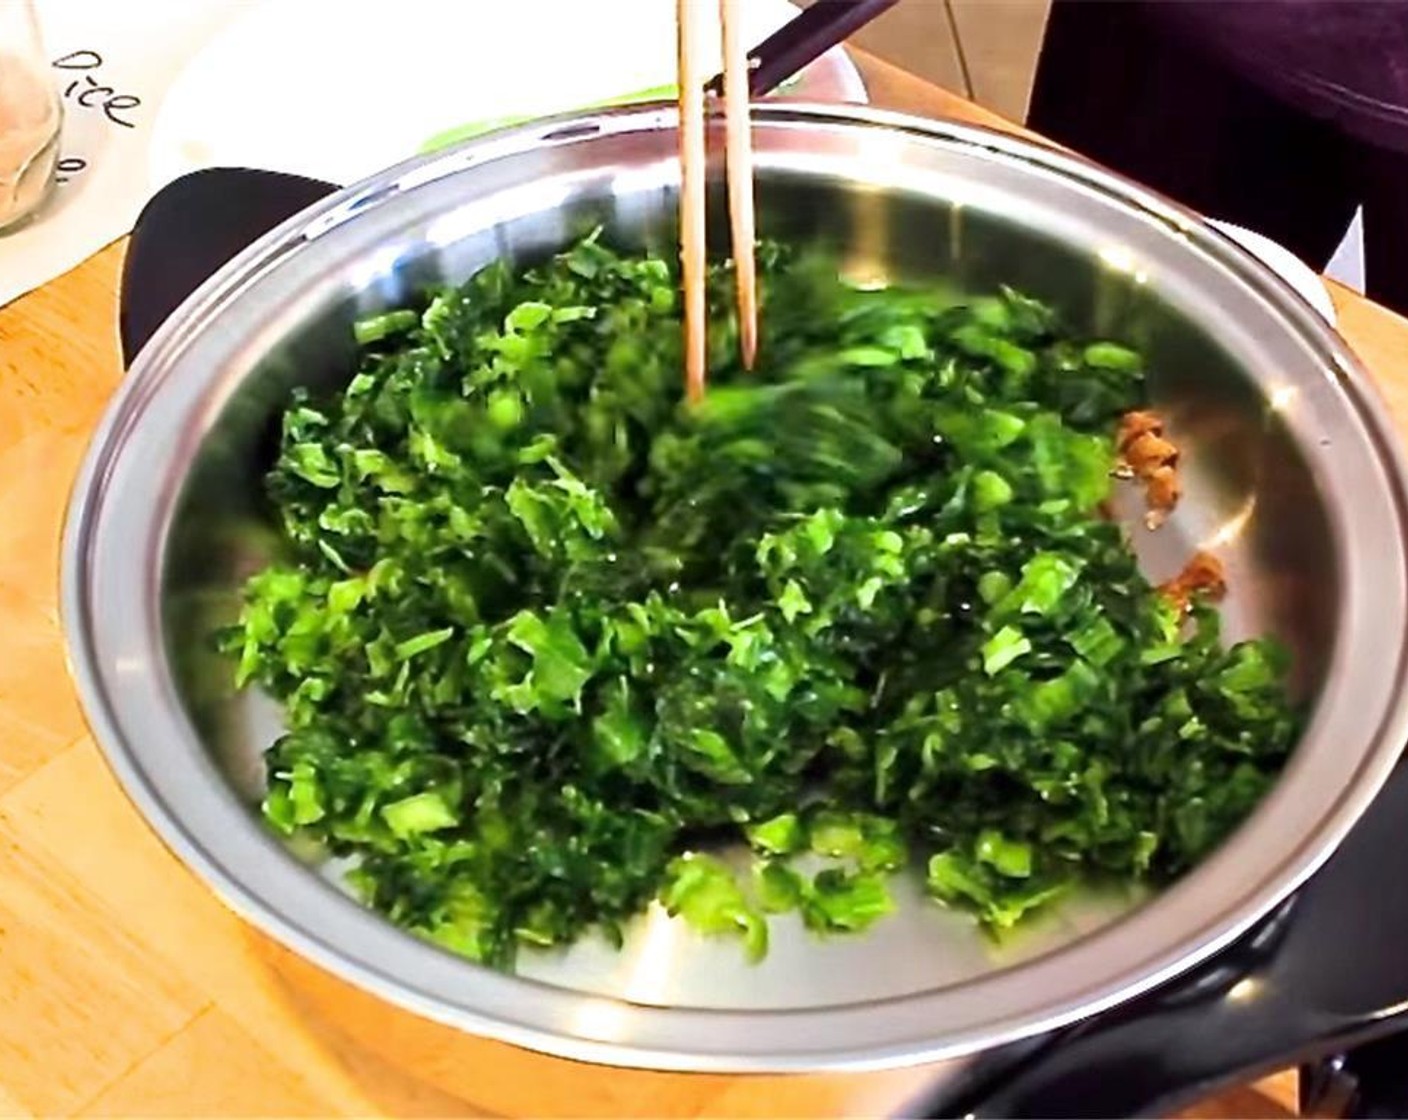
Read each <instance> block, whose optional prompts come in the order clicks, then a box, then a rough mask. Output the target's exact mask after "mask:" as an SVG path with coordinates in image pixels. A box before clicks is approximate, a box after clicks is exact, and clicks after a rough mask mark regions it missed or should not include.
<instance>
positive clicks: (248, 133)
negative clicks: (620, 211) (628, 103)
mask: <svg viewBox="0 0 1408 1120" xmlns="http://www.w3.org/2000/svg"><path fill="white" fill-rule="evenodd" d="M797 11H798V9H797V8H796V7H795V6H794V5H793V4H792V3H789V2H788V0H746V3H745V4H744V18H745V33H744V40H745V41H746V42H748V43H749V44H756V43H758V42H760V41H761V40H762V39H764V38H766V37H767V36H768V35H769V34H771V33H772V32H773V31H775V30H777V29H778V28H779V27H781V26H782V25H783V24H785V23H787V21H788V20H790V19H791V18H793V17H794V16H795V15H796V14H797ZM675 54H676V47H675V5H674V3H673V0H394V2H393V3H381V4H375V5H373V4H365V3H352V4H349V3H347V2H346V0H262V2H258V3H253V2H251V3H247V4H246V5H245V6H244V10H243V11H242V12H241V14H240V16H239V17H238V18H237V19H236V20H235V21H234V22H233V23H231V24H230V25H229V26H228V27H226V28H225V29H224V30H223V31H222V32H221V33H220V34H219V35H218V36H217V37H215V38H214V39H213V40H212V41H211V42H209V43H208V44H207V45H206V46H205V48H204V49H203V50H201V51H200V53H199V54H198V55H197V56H196V57H195V58H193V59H192V60H191V62H190V64H189V65H188V66H187V67H186V69H185V71H184V72H183V73H182V74H181V75H180V76H179V77H178V78H177V80H176V81H175V82H174V83H173V84H172V86H171V88H170V90H169V91H168V92H167V95H166V97H165V99H164V102H163V105H162V108H161V112H160V115H159V117H158V119H157V122H156V125H155V128H154V130H153V135H152V143H151V149H150V174H151V177H152V187H153V189H155V188H156V187H158V186H161V185H163V184H164V183H167V182H170V181H171V180H172V179H174V178H176V177H178V176H180V175H182V174H185V173H186V172H189V171H194V170H198V169H200V168H202V167H213V166H226V167H230V166H234V167H257V168H262V169H266V170H273V171H286V172H293V173H296V174H301V175H308V176H312V177H314V178H321V179H327V180H330V181H332V182H336V183H348V182H353V181H355V180H357V179H361V178H363V177H365V176H366V175H369V174H371V173H372V172H375V171H377V170H380V169H381V168H383V167H386V166H387V165H389V164H392V163H395V162H397V161H399V160H402V159H405V158H407V157H409V156H412V155H414V154H416V152H418V151H421V150H423V149H424V148H425V147H426V146H427V145H428V144H429V143H430V142H431V141H432V140H433V138H435V137H437V136H439V135H441V134H444V133H446V132H449V131H452V130H457V129H460V128H461V127H462V126H465V125H469V124H472V123H476V122H485V121H493V120H499V119H502V118H505V117H514V116H539V115H549V114H552V113H557V112H566V111H569V110H572V109H578V108H584V107H587V106H590V105H593V104H596V103H599V102H602V101H606V100H609V99H612V98H618V97H621V96H623V95H629V94H633V93H636V92H638V91H643V90H651V89H655V88H657V87H660V86H666V85H669V84H670V83H671V82H673V80H674V73H675ZM709 64H710V68H711V72H712V70H715V69H717V67H718V52H717V50H715V51H713V52H712V57H711V58H710V59H709ZM791 92H794V93H795V94H797V95H798V96H803V95H804V96H807V97H808V98H809V99H816V100H833V101H834V100H851V101H864V100H865V87H864V85H863V84H862V83H861V81H860V77H859V75H858V74H857V72H856V70H855V67H854V66H853V65H852V64H851V62H850V60H849V59H847V58H846V57H845V55H844V53H843V52H841V51H839V50H837V51H833V52H830V53H829V54H828V55H827V56H826V57H825V58H824V59H823V60H820V61H819V62H818V63H817V64H814V65H813V67H812V68H811V69H810V70H809V72H808V73H807V74H806V75H804V78H803V80H802V82H800V83H799V85H798V87H797V88H796V89H794V90H793V91H791Z"/></svg>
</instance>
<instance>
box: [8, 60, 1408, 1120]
mask: <svg viewBox="0 0 1408 1120" xmlns="http://www.w3.org/2000/svg"><path fill="white" fill-rule="evenodd" d="M864 69H865V70H866V73H867V78H868V80H869V83H870V86H871V89H872V92H873V94H874V96H875V100H876V101H877V102H879V103H881V104H885V105H888V106H893V107H895V108H900V109H905V110H909V111H913V112H920V113H928V114H935V115H943V114H947V115H952V116H957V117H964V118H968V119H975V118H977V119H981V120H984V121H985V122H987V123H998V124H1000V123H1001V122H1000V121H998V120H997V118H994V117H993V116H992V115H991V114H988V113H984V112H982V111H981V110H977V109H976V108H975V107H973V106H971V105H968V104H967V103H965V102H963V101H962V100H961V99H959V98H957V97H954V96H953V95H951V94H947V93H945V92H944V91H941V90H937V89H936V88H934V87H932V86H929V85H927V84H925V83H924V82H922V81H920V80H919V79H917V78H914V77H912V76H910V75H907V74H904V73H902V72H900V71H896V70H894V69H893V68H892V67H887V66H884V65H883V64H880V63H876V62H874V61H873V60H866V61H865V65H864ZM122 251H123V250H122V245H121V244H118V245H114V246H112V247H110V248H108V249H106V250H105V251H103V252H101V253H99V254H98V255H96V256H95V257H93V258H91V259H90V260H88V261H87V262H85V263H84V264H83V265H81V266H80V267H78V268H77V269H75V270H74V271H72V272H70V273H69V274H68V275H66V276H64V277H62V278H60V279H58V280H56V281H54V282H53V283H51V284H48V285H46V286H45V287H43V288H42V289H40V290H38V291H36V292H34V293H32V294H30V295H28V296H26V297H24V298H22V299H20V300H18V301H16V302H15V303H13V304H11V305H10V306H8V307H6V308H3V309H0V510H3V511H4V513H3V517H0V635H3V640H4V642H5V643H6V645H5V648H4V656H3V657H0V1115H6V1116H69V1115H99V1116H124V1117H129V1116H172V1117H175V1116H184V1117H193V1116H202V1117H274V1116H394V1117H428V1116H486V1115H533V1116H553V1115H559V1116H620V1115H656V1116H659V1115H670V1116H706V1115H707V1116H723V1115H732V1116H802V1115H824V1116H843V1115H878V1114H882V1113H885V1112H893V1111H895V1110H897V1109H902V1108H903V1107H904V1104H905V1102H907V1101H910V1100H913V1099H914V1096H915V1094H916V1093H918V1092H920V1091H922V1089H923V1087H924V1085H925V1083H926V1080H927V1079H928V1077H929V1076H930V1074H929V1072H928V1071H926V1070H922V1069H921V1070H907V1071H901V1072H896V1073H885V1074H873V1075H863V1076H827V1077H751V1078H739V1077H713V1076H710V1077H704V1076H674V1075H662V1074H645V1073H623V1072H621V1071H616V1070H604V1069H600V1068H595V1067H589V1066H583V1065H577V1064H573V1063H569V1062H562V1061H556V1060H553V1059H548V1058H543V1057H541V1056H538V1055H533V1054H529V1053H526V1052H524V1051H520V1050H515V1049H513V1048H510V1047H507V1046H503V1045H500V1044H496V1043H492V1042H486V1041H482V1040H477V1039H472V1038H468V1037H466V1036H464V1035H460V1034H457V1033H455V1032H453V1031H450V1030H447V1029H446V1028H442V1027H438V1026H435V1025H432V1024H430V1023H428V1022H425V1021H423V1020H420V1019H417V1018H415V1017H413V1016H411V1015H409V1014H407V1013H404V1012H401V1011H398V1010H395V1009H393V1008H391V1007H389V1006H388V1005H386V1004H384V1003H381V1002H379V1001H377V1000H375V999H373V998H372V997H369V996H366V995H364V994H362V993H360V992H358V991H355V990H353V989H351V988H349V987H348V986H346V985H344V984H342V983H341V982H339V981H337V980H334V979H333V978H331V977H329V976H327V975H326V974H323V973H321V972H319V971H318V970H317V969H315V968H313V967H312V966H309V965H307V964H306V963H304V962H301V961H299V960H298V959H296V958H294V957H292V956H290V955H289V954H287V953H285V952H284V951H282V950H281V949H279V948H278V947H276V946H274V945H273V944H272V943H270V942H268V941H266V940H265V939H264V938H262V937H261V936H260V935H258V934H256V933H254V932H253V931H252V930H250V929H249V928H248V927H247V926H245V925H244V924H243V923H241V922H240V921H239V920H238V919H237V918H235V917H234V916H233V915H232V914H230V913H229V912H227V911H226V910H225V909H224V908H222V906H221V905H220V904H219V903H218V902H217V901H216V900H215V898H214V897H213V896H212V895H211V894H210V893H209V892H208V891H207V890H206V889H205V888H204V887H203V886H202V885H201V884H200V883H198V882H197V881H196V880H195V879H194V878H193V877H192V876H191V875H190V874H189V873H188V872H186V870H185V869H184V868H183V867H182V865H181V864H179V863H178V862H177V861H176V860H175V858H174V857H172V856H171V855H170V854H169V853H168V852H167V851H166V850H165V849H164V848H163V847H162V846H161V844H160V843H159V842H158V841H157V840H156V839H155V837H154V836H153V834H152V833H151V832H150V831H149V830H148V829H147V828H146V826H145V824H144V823H143V822H142V820H141V819H140V817H139V816H138V815H137V813H136V811H135V810H134V809H133V808H132V807H131V806H130V805H129V804H128V803H127V801H126V800H125V798H124V796H123V794H122V793H121V791H120V790H119V788H118V786H117V784H116V782H115V781H114V779H113V778H112V777H111V775H110V774H109V772H108V771H107V769H106V767H105V765H104V763H103V762H102V760H101V757H100V755H99V753H98V751H97V749H96V747H95V746H94V744H93V742H92V740H91V739H90V738H89V736H88V733H87V731H86V729H85V726H84V722H83V718H82V715H81V713H80V711H79V707H78V703H77V700H76V698H75V695H74V692H73V689H72V687H71V684H70V682H69V678H68V674H67V670H66V665H65V655H64V647H63V642H62V637H61V633H60V627H59V619H58V612H57V578H58V549H59V535H60V527H61V522H62V518H63V514H64V506H65V502H66V500H67V494H68V489H69V485H70V482H71V480H72V477H73V475H74V472H75V470H76V467H77V464H78V461H79V458H80V456H81V454H82V452H83V450H84V447H85V444H86V442H87V439H88V437H89V435H90V433H91V431H92V429H93V427H94V425H95V423H96V421H97V420H98V417H99V415H100V413H101V412H102V409H103V407H104V404H105V402H106V401H107V399H108V397H109V395H110V394H111V392H112V391H113V389H114V387H115V386H116V385H117V383H118V381H119V379H120V377H121V373H122V371H121V369H120V365H119V359H118V350H117V342H116V306H115V293H116V288H117V277H118V270H119V267H120V262H121V255H122ZM1334 296H1335V302H1336V304H1337V306H1338V308H1339V313H1340V316H1341V324H1342V329H1343V332H1344V334H1345V336H1346V337H1347V338H1348V339H1349V340H1350V342H1351V343H1352V344H1353V345H1354V347H1355V348H1356V349H1357V350H1358V352H1359V354H1360V355H1361V356H1362V358H1363V359H1364V361H1365V362H1366V363H1367V365H1368V366H1369V368H1370V369H1371V370H1372V371H1373V373H1374V375H1375V378H1376V380H1377V381H1378V383H1379V385H1380V387H1381V388H1382V389H1383V391H1384V393H1385V394H1386V396H1387V398H1388V400H1389V404H1390V407H1391V408H1392V409H1393V411H1394V414H1395V416H1396V417H1397V418H1398V420H1399V422H1400V423H1401V424H1403V425H1404V426H1405V430H1408V368H1405V366H1406V365H1408V322H1405V321H1403V320H1401V319H1399V318H1397V317H1395V316H1393V315H1391V314H1390V313H1388V312H1386V311H1384V310H1382V309H1380V308H1377V307H1375V306H1374V305H1372V304H1370V303H1367V302H1366V301H1364V300H1362V299H1360V298H1358V297H1356V296H1354V295H1353V294H1351V293H1349V292H1347V291H1345V290H1343V289H1339V288H1335V289H1334ZM1294 1094H1295V1080H1294V1077H1293V1076H1292V1075H1282V1076H1280V1077H1278V1078H1274V1079H1271V1080H1270V1081H1267V1082H1263V1083H1261V1084H1260V1085H1258V1086H1256V1087H1255V1088H1252V1087H1247V1088H1245V1089H1243V1090H1240V1091H1238V1092H1237V1093H1234V1094H1232V1095H1230V1096H1224V1097H1221V1098H1218V1099H1216V1100H1214V1101H1211V1102H1209V1103H1208V1104H1207V1105H1205V1106H1203V1107H1200V1108H1198V1109H1197V1110H1195V1113H1194V1114H1196V1115H1199V1116H1217V1115H1240V1116H1250V1115H1286V1114H1287V1112H1288V1110H1289V1109H1290V1108H1292V1107H1293V1101H1294Z"/></svg>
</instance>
